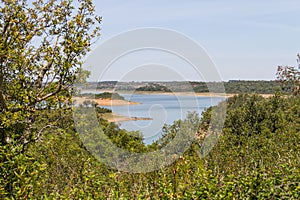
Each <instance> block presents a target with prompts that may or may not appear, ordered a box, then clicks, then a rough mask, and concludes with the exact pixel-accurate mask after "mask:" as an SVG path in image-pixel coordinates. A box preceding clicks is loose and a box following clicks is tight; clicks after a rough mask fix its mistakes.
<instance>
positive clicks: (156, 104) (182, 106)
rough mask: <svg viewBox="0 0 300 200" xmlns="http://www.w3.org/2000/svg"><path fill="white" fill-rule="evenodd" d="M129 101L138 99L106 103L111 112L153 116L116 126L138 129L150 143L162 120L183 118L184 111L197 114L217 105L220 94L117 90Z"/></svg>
mask: <svg viewBox="0 0 300 200" xmlns="http://www.w3.org/2000/svg"><path fill="white" fill-rule="evenodd" d="M121 95H122V96H124V97H125V98H126V100H129V101H135V102H140V103H141V104H138V105H130V106H110V107H107V108H110V109H112V111H113V112H115V113H117V114H121V115H125V116H130V117H146V118H152V119H153V120H138V121H126V122H119V125H120V128H124V129H126V130H128V131H133V130H139V131H141V133H142V134H143V136H144V142H145V143H146V144H150V143H152V142H153V141H155V140H157V139H158V138H159V137H160V136H161V134H162V132H161V129H162V127H163V125H164V124H172V123H173V122H174V121H175V120H179V119H184V118H185V117H186V115H187V113H188V111H196V112H198V113H199V114H201V113H202V111H203V110H204V109H205V108H208V107H210V106H213V105H217V104H218V103H219V102H221V101H223V100H224V99H225V98H224V97H195V96H175V95H155V94H131V95H129V94H121Z"/></svg>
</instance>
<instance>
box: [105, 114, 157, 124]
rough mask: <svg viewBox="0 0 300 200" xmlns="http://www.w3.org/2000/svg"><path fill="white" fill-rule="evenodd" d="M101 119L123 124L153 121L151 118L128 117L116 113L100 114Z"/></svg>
mask: <svg viewBox="0 0 300 200" xmlns="http://www.w3.org/2000/svg"><path fill="white" fill-rule="evenodd" d="M100 116H101V117H103V118H104V119H106V120H107V121H108V122H124V121H137V120H153V119H152V118H148V117H128V116H123V115H119V114H116V113H104V114H100Z"/></svg>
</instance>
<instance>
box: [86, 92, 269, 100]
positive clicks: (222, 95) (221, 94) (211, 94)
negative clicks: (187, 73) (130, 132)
mask: <svg viewBox="0 0 300 200" xmlns="http://www.w3.org/2000/svg"><path fill="white" fill-rule="evenodd" d="M89 92H97V93H103V92H117V93H119V94H143V95H173V96H197V97H224V98H228V97H233V96H236V95H239V94H233V93H210V92H161V91H126V90H120V91H114V90H83V93H89ZM259 95H261V96H263V97H265V98H268V97H271V96H273V95H274V94H259Z"/></svg>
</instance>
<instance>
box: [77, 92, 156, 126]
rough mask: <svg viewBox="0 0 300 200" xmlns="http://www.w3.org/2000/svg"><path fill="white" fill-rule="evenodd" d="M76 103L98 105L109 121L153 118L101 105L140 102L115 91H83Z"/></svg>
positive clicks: (122, 104) (134, 103)
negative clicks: (119, 112) (127, 98)
mask: <svg viewBox="0 0 300 200" xmlns="http://www.w3.org/2000/svg"><path fill="white" fill-rule="evenodd" d="M74 101H75V103H77V104H79V105H84V106H90V105H92V106H95V107H97V108H98V109H97V110H98V111H99V110H101V111H99V112H98V113H99V116H100V117H101V118H103V119H106V120H107V121H108V122H124V121H137V120H153V119H152V118H149V117H129V116H123V115H120V114H117V113H113V112H112V111H111V110H110V109H107V108H101V107H99V106H128V105H137V104H140V103H139V102H133V101H127V100H126V99H125V98H124V97H123V96H121V95H120V94H118V93H113V92H103V93H99V94H92V93H83V94H80V95H78V96H76V97H74Z"/></svg>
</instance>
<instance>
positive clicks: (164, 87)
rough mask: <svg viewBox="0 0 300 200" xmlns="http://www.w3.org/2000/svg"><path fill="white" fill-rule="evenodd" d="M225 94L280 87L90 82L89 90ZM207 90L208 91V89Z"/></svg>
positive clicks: (269, 83)
mask: <svg viewBox="0 0 300 200" xmlns="http://www.w3.org/2000/svg"><path fill="white" fill-rule="evenodd" d="M223 86H224V88H225V92H226V93H232V94H242V93H260V94H273V93H275V92H276V91H278V89H279V88H280V87H281V86H280V83H278V82H276V81H274V80H271V81H262V80H257V81H246V80H230V81H224V82H198V81H190V82H177V81H172V82H117V81H103V82H98V83H97V82H90V83H89V89H96V88H97V89H117V90H125V91H126V90H137V91H157V92H186V91H194V92H216V93H218V92H223ZM208 88H209V89H208Z"/></svg>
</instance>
